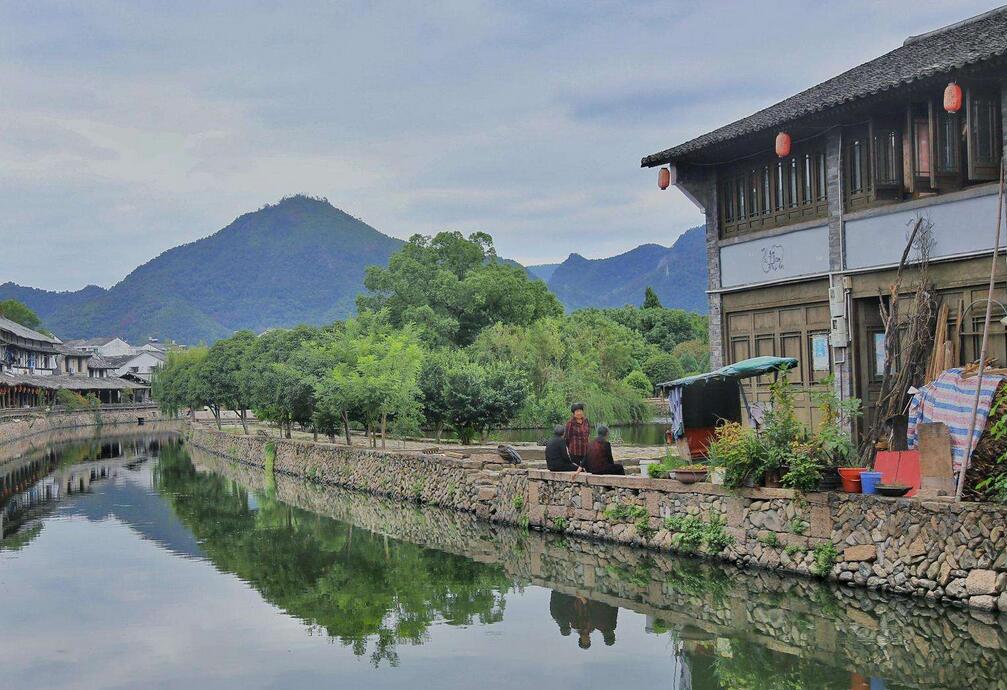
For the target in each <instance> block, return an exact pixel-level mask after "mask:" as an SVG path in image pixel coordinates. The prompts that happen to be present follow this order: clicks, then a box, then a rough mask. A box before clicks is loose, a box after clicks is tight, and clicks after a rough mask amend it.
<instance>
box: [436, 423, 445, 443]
mask: <svg viewBox="0 0 1007 690" xmlns="http://www.w3.org/2000/svg"><path fill="white" fill-rule="evenodd" d="M443 431H444V422H437V423H436V424H434V440H435V441H436V442H437V443H440V442H441V432H443Z"/></svg>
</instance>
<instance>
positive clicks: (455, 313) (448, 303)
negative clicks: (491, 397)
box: [357, 232, 563, 346]
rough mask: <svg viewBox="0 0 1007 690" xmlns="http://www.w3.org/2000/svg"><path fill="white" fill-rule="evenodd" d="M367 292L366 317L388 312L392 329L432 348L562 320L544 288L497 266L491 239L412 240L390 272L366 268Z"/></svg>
mask: <svg viewBox="0 0 1007 690" xmlns="http://www.w3.org/2000/svg"><path fill="white" fill-rule="evenodd" d="M364 285H365V287H366V288H367V289H368V290H369V291H370V292H369V294H367V295H361V296H359V297H358V298H357V306H358V308H359V309H360V310H361V311H367V310H369V311H380V310H387V312H388V314H389V318H390V320H391V323H392V324H393V325H394V326H404V325H406V324H413V325H414V326H415V327H416V328H417V329H419V332H420V333H421V335H422V337H423V339H424V341H426V342H427V343H429V344H431V345H441V346H443V345H449V344H453V345H457V346H464V345H468V344H469V343H471V342H472V341H473V340H474V339H475V338H476V336H477V335H478V334H479V332H480V331H481V330H482V329H483V328H485V327H486V326H489V325H491V324H493V323H498V322H499V323H504V324H518V325H527V324H530V323H532V322H534V321H536V320H538V319H541V318H544V317H548V316H559V315H560V314H562V312H563V307H562V305H560V303H559V300H557V299H556V297H555V295H553V294H552V293H551V292H549V290H548V288H547V287H546V285H545V283H543V282H542V281H540V280H532V279H530V278H529V277H528V274H527V273H526V272H525V271H524V270H523V269H521V268H519V267H517V266H513V265H510V264H505V263H502V262H500V261H498V260H497V256H496V250H495V249H494V248H493V240H492V238H491V237H490V236H489V235H487V234H485V233H474V234H472V235H470V236H469V237H468V238H467V239H466V238H465V237H463V236H462V234H461V233H459V232H441V233H438V234H437V235H436V236H434V237H426V236H423V235H413V236H412V237H411V238H410V239H409V242H408V243H406V244H405V245H404V246H403V247H402V248H401V249H400V250H399V251H398V252H396V253H395V254H394V255H393V256H392V257H391V259H389V261H388V266H387V268H385V267H381V266H370V267H368V269H367V274H366V277H365V278H364Z"/></svg>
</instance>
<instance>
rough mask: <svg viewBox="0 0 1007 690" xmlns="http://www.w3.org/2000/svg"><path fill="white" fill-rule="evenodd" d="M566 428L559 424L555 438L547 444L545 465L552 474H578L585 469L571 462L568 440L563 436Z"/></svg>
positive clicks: (555, 429)
mask: <svg viewBox="0 0 1007 690" xmlns="http://www.w3.org/2000/svg"><path fill="white" fill-rule="evenodd" d="M565 433H566V427H565V426H563V425H562V424H557V425H556V428H554V429H553V437H552V438H551V439H549V441H548V442H547V443H546V444H545V464H546V467H548V468H549V470H550V471H552V472H573V473H574V474H576V473H577V472H580V471H581V470H582V469H583V468H582V467H581V466H580V465H575V464H573V463H572V462H571V461H570V452H569V451H568V450H567V448H566V439H565V438H563V434H565Z"/></svg>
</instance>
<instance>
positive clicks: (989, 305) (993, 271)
mask: <svg viewBox="0 0 1007 690" xmlns="http://www.w3.org/2000/svg"><path fill="white" fill-rule="evenodd" d="M1005 166H1007V157H1004V156H1001V157H1000V193H999V194H998V198H997V226H996V227H997V230H996V235H995V236H994V240H993V260H992V261H991V262H990V286H989V294H987V295H986V318H985V320H984V321H983V339H982V347H981V348H980V352H979V372H978V375H977V380H976V397H975V399H973V401H972V419H971V421H970V422H969V435H968V436H967V437H966V443H968V452H967V453H966V454H965V458H964V459H963V460H962V468H961V470H960V471H959V472H958V484H957V486H956V487H955V500H956V501H961V500H962V492H963V491H964V490H965V474H966V473H967V472H968V469H969V463H970V462H971V461H972V451H973V450H975V444H974V443H973V441H972V437H973V436H974V435H975V433H976V416H977V415H978V413H979V397H980V395H981V394H982V387H983V374H984V373H985V371H986V354H987V348H988V343H989V334H990V317H991V316H992V313H993V286H994V285H995V284H996V275H997V255H998V254H999V253H1000V226H1001V224H1002V222H1003V206H1004V168H1005Z"/></svg>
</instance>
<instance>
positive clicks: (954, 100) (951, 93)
mask: <svg viewBox="0 0 1007 690" xmlns="http://www.w3.org/2000/svg"><path fill="white" fill-rule="evenodd" d="M944 109H945V110H946V111H948V112H949V113H957V112H958V111H959V110H961V109H962V87H960V86H958V84H956V83H955V82H953V81H952V82H948V85H947V86H946V87H945V88H944Z"/></svg>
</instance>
